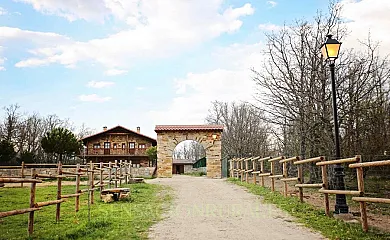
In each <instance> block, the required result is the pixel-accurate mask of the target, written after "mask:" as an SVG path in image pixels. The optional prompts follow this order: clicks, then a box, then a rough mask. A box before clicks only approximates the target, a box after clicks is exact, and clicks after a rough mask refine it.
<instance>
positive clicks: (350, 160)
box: [316, 157, 360, 166]
mask: <svg viewBox="0 0 390 240" xmlns="http://www.w3.org/2000/svg"><path fill="white" fill-rule="evenodd" d="M359 160H360V158H358V157H353V158H344V159H339V160H332V161H322V162H318V163H316V165H317V166H324V165H332V164H342V163H353V162H358V161H359Z"/></svg>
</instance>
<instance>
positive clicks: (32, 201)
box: [27, 168, 37, 236]
mask: <svg viewBox="0 0 390 240" xmlns="http://www.w3.org/2000/svg"><path fill="white" fill-rule="evenodd" d="M34 176H35V169H34V168H33V169H31V177H32V178H34ZM36 186H37V183H36V182H31V186H30V208H34V206H35V193H36ZM27 231H28V236H31V235H32V234H33V232H34V211H31V212H30V214H29V216H28V230H27Z"/></svg>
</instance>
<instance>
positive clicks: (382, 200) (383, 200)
mask: <svg viewBox="0 0 390 240" xmlns="http://www.w3.org/2000/svg"><path fill="white" fill-rule="evenodd" d="M352 200H353V201H355V202H371V203H386V204H390V199H389V198H370V197H352Z"/></svg>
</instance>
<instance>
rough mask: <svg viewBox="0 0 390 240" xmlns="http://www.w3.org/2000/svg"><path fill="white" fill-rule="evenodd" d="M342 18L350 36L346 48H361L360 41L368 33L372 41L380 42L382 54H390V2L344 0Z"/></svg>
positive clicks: (342, 2)
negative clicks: (345, 21)
mask: <svg viewBox="0 0 390 240" xmlns="http://www.w3.org/2000/svg"><path fill="white" fill-rule="evenodd" d="M340 4H342V5H343V11H342V17H343V18H344V19H346V20H348V22H347V23H346V25H347V27H348V30H349V31H350V35H349V36H348V37H347V38H346V39H344V40H343V41H344V45H347V46H346V47H356V48H358V47H359V42H358V40H365V39H367V37H368V33H369V32H370V35H371V37H372V40H374V41H379V42H380V45H381V51H380V52H381V53H382V54H383V55H388V54H389V53H390V31H389V26H390V17H389V13H390V1H388V0H363V1H360V0H359V1H358V0H343V1H341V3H340Z"/></svg>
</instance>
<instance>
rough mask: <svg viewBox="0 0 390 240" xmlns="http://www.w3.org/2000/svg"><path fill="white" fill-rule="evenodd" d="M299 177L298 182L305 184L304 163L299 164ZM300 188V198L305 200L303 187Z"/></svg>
mask: <svg viewBox="0 0 390 240" xmlns="http://www.w3.org/2000/svg"><path fill="white" fill-rule="evenodd" d="M298 178H299V180H298V182H299V183H300V184H303V169H302V165H299V166H298ZM298 189H299V200H300V201H301V202H303V188H302V187H299V188H298Z"/></svg>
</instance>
